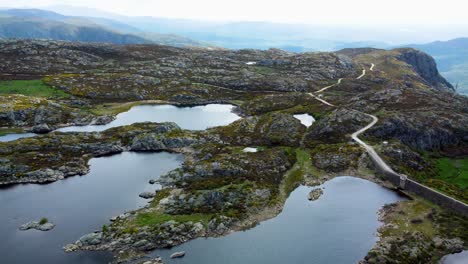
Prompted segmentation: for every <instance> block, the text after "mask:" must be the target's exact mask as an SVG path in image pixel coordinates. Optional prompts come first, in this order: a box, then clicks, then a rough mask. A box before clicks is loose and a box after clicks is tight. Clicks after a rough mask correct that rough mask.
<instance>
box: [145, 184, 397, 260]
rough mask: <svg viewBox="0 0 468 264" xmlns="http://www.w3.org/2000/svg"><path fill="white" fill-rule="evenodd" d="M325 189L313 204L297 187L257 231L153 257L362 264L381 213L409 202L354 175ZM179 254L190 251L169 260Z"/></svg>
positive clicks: (304, 190)
mask: <svg viewBox="0 0 468 264" xmlns="http://www.w3.org/2000/svg"><path fill="white" fill-rule="evenodd" d="M321 187H325V190H324V194H323V195H322V196H321V197H320V198H319V199H318V200H316V201H312V202H311V201H308V200H307V195H308V193H309V192H310V190H311V189H312V188H309V187H304V186H302V187H299V188H297V189H296V190H295V191H294V192H293V193H292V194H291V196H290V197H289V198H288V200H287V201H286V204H285V207H284V210H283V212H282V213H281V214H280V215H279V216H277V217H275V218H273V219H271V220H268V221H266V222H263V223H261V224H260V225H258V226H257V227H255V228H252V229H250V230H247V231H245V232H237V233H233V234H231V235H228V236H226V237H221V238H208V239H206V238H199V239H195V240H193V241H190V242H188V243H186V244H183V245H181V246H178V247H175V248H172V249H170V250H167V249H166V250H157V251H155V252H154V253H152V256H157V255H160V256H162V257H163V259H164V261H165V263H181V264H182V263H184V264H185V263H192V264H193V263H198V264H220V263H223V264H239V263H242V264H250V263H251V264H254V263H269V264H284V263H294V264H301V263H304V264H305V263H308V264H328V263H329V264H344V263H357V262H358V261H359V260H360V259H362V258H363V257H364V256H365V255H366V254H367V252H368V251H369V250H370V249H371V248H372V246H373V245H374V243H375V242H376V240H377V237H376V235H375V233H376V230H377V228H378V227H379V226H380V225H381V223H380V222H379V221H378V220H377V219H378V215H377V212H378V210H379V209H380V208H381V207H382V206H383V205H384V204H387V203H392V202H395V201H398V200H402V199H404V198H403V197H401V196H399V195H398V194H397V193H395V192H393V191H390V190H388V189H385V188H383V187H381V186H379V185H377V184H375V183H372V182H369V181H366V180H362V179H359V178H354V177H338V178H335V179H333V180H331V181H328V182H326V183H325V184H323V185H322V186H321ZM175 251H186V256H185V257H184V258H181V259H170V258H169V255H170V254H171V253H173V252H175Z"/></svg>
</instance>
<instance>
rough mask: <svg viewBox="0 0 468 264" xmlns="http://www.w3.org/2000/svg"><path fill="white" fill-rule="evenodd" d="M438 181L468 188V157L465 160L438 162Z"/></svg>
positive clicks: (443, 160)
mask: <svg viewBox="0 0 468 264" xmlns="http://www.w3.org/2000/svg"><path fill="white" fill-rule="evenodd" d="M436 166H437V171H438V177H437V178H438V179H441V180H443V181H445V182H447V183H450V184H454V185H457V186H459V187H460V188H463V189H466V188H468V157H466V158H463V159H450V158H440V159H437V161H436Z"/></svg>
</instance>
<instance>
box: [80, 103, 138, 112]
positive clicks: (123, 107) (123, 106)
mask: <svg viewBox="0 0 468 264" xmlns="http://www.w3.org/2000/svg"><path fill="white" fill-rule="evenodd" d="M140 104H141V102H130V103H106V104H101V105H96V106H94V107H93V108H91V109H89V111H90V112H91V113H93V114H95V115H117V114H119V113H122V112H127V111H128V110H130V108H132V107H134V106H137V105H140Z"/></svg>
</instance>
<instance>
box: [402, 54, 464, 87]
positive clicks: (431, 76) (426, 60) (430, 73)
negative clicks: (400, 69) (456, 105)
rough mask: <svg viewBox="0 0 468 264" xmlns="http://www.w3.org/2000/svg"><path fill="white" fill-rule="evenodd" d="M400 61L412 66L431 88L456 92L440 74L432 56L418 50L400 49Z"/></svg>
mask: <svg viewBox="0 0 468 264" xmlns="http://www.w3.org/2000/svg"><path fill="white" fill-rule="evenodd" d="M399 51H400V56H399V57H398V58H399V59H400V60H402V61H404V62H406V63H408V64H409V65H411V66H412V67H413V69H414V71H415V72H416V73H418V74H419V76H420V77H421V78H422V79H423V80H424V81H426V82H427V83H428V84H429V86H432V87H434V88H436V89H438V90H443V91H450V92H454V91H455V89H454V88H453V86H452V85H451V84H450V83H449V82H447V80H445V79H444V77H442V76H441V75H440V74H439V71H438V70H437V65H436V62H435V60H434V58H432V57H431V56H430V55H428V54H426V53H424V52H422V51H419V50H416V49H400V50H399Z"/></svg>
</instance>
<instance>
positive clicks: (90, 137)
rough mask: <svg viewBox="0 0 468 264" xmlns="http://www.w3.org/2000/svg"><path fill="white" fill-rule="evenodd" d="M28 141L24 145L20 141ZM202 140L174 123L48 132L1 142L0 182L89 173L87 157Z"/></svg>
mask: <svg viewBox="0 0 468 264" xmlns="http://www.w3.org/2000/svg"><path fill="white" fill-rule="evenodd" d="M25 141H26V142H27V144H24V143H23V142H25ZM196 142H201V141H200V138H199V137H198V136H195V135H194V134H192V132H189V131H184V130H181V129H180V128H179V127H178V126H177V125H175V124H173V123H161V124H156V123H138V124H134V125H131V126H125V127H117V128H112V129H109V130H106V131H104V132H92V133H50V134H47V135H41V136H37V137H34V138H28V139H21V140H18V141H11V142H2V143H0V184H13V183H27V182H30V183H31V182H36V183H44V182H52V181H57V180H61V179H64V178H66V177H70V176H75V175H84V174H86V173H88V170H89V169H88V166H87V162H88V160H89V159H90V158H93V157H100V156H106V155H112V154H117V153H121V152H123V151H126V150H132V151H162V150H169V151H175V150H177V149H180V148H183V147H187V146H190V145H191V144H195V143H196Z"/></svg>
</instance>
